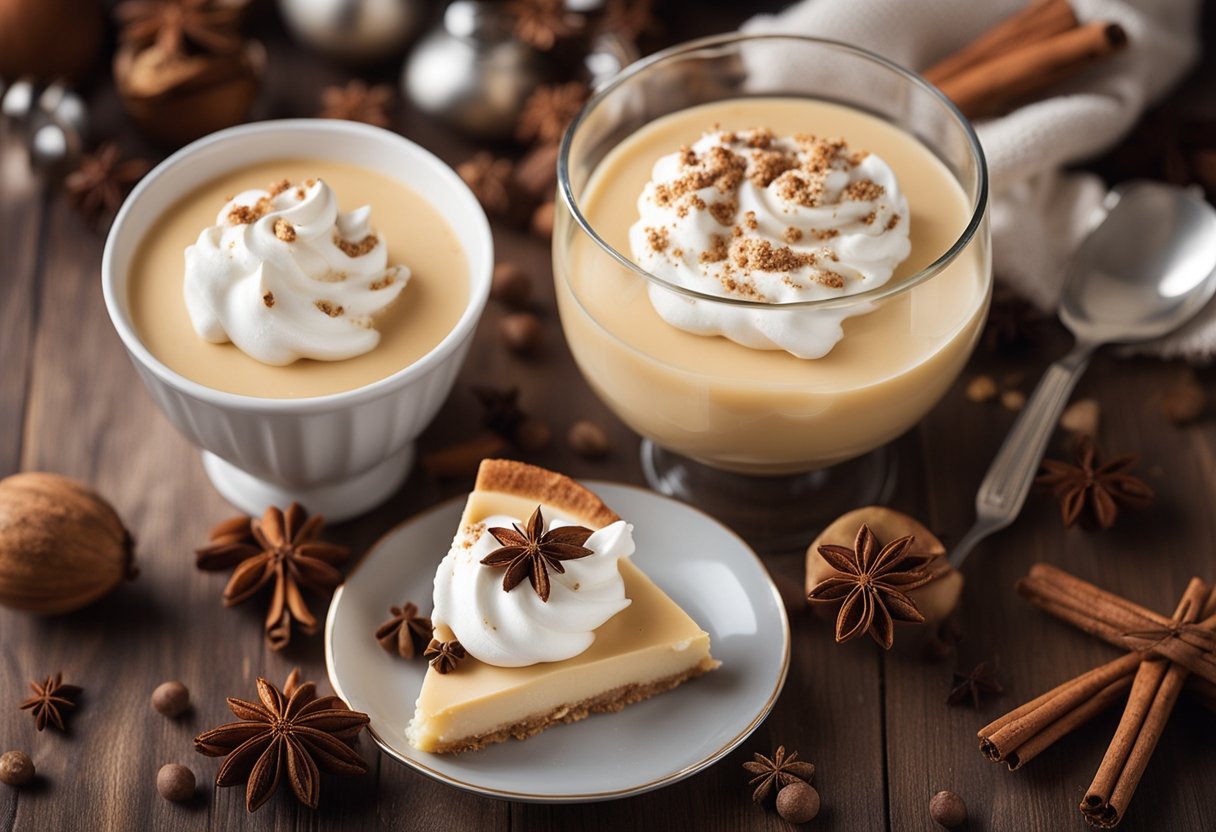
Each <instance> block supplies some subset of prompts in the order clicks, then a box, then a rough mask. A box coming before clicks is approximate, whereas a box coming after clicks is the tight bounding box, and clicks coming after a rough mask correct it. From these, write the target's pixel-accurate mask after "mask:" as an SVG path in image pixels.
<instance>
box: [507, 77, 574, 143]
mask: <svg viewBox="0 0 1216 832" xmlns="http://www.w3.org/2000/svg"><path fill="white" fill-rule="evenodd" d="M588 93H589V90H588V89H587V85H586V84H584V83H582V82H581V81H570V82H568V83H565V84H542V85H541V86H539V87H537V88H536V89H535V90H533V92H532V94H531V95H529V96H528V97H527V99H525V100H524V105H523V108H522V109H521V110H520V111H519V122H518V123H517V124H516V126H515V136H516V138H518V139H519V140H520V141H521V142H531V141H535V142H538V143H541V144H549V143H552V142H557V141H560V140H561V137H562V134H563V133H565V132H566V127H567V126H569V124H570V122H571V121H573V120H574V117H575V116H576V115H578V111H579V109H581V108H582V106H583V102H585V101H586V100H587V95H588Z"/></svg>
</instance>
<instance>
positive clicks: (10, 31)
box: [0, 0, 105, 81]
mask: <svg viewBox="0 0 1216 832" xmlns="http://www.w3.org/2000/svg"><path fill="white" fill-rule="evenodd" d="M104 43H105V14H104V11H103V9H102V4H101V2H100V0H0V76H3V77H4V78H7V79H8V80H10V81H15V80H17V79H18V78H20V77H22V76H27V75H28V76H32V77H33V78H34V79H35V80H38V81H54V80H58V79H62V78H67V79H68V80H69V81H79V80H81V79H82V78H84V77H85V76H87V75H88V74H89V71H90V70H92V69H93V67H94V66H95V65H96V63H97V58H98V56H100V55H101V48H102V46H103V45H104Z"/></svg>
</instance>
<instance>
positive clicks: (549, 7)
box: [506, 0, 581, 52]
mask: <svg viewBox="0 0 1216 832" xmlns="http://www.w3.org/2000/svg"><path fill="white" fill-rule="evenodd" d="M506 11H507V14H509V15H511V16H512V17H513V18H514V19H515V36H516V37H517V38H519V39H520V40H522V41H523V42H524V43H528V44H531V45H532V46H534V47H536V48H537V49H539V50H541V51H542V52H548V51H549V50H550V49H552V48H553V47H554V45H555V44H556V43H557V42H558V41H559V40H561V39H563V38H568V37H570V36H571V35H574V34H577V33H578V31H579V29H580V28H581V26H580V18H579V17H578V16H576V15H572V14H570V12H569V11H568V10H567V9H566V0H512V1H511V2H510V3H507V5H506Z"/></svg>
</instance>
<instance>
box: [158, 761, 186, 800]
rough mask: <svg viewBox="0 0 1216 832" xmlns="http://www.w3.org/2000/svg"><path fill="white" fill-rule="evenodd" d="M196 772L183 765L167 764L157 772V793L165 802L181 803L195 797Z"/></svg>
mask: <svg viewBox="0 0 1216 832" xmlns="http://www.w3.org/2000/svg"><path fill="white" fill-rule="evenodd" d="M194 786H195V783H194V772H193V771H191V770H190V769H188V768H186V767H185V766H183V765H182V764H181V763H165V765H163V766H161V767H160V771H158V772H156V791H158V792H160V796H161V797H163V798H164V799H165V800H169V801H172V802H174V803H180V802H182V801H183V800H189V799H190V798H192V797H194Z"/></svg>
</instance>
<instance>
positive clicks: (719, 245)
mask: <svg viewBox="0 0 1216 832" xmlns="http://www.w3.org/2000/svg"><path fill="white" fill-rule="evenodd" d="M727 253H728V248H727V244H726V238H725V237H723V236H722V235H721V234H710V235H709V248H708V249H706V250H705V251H703V252H701V262H702V263H721V262H722V261H723V260H725V259H726V256H727Z"/></svg>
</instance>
